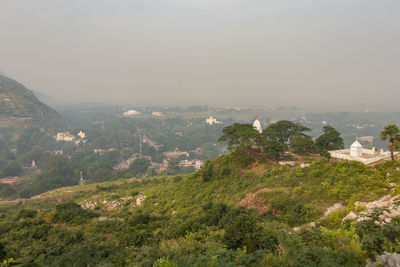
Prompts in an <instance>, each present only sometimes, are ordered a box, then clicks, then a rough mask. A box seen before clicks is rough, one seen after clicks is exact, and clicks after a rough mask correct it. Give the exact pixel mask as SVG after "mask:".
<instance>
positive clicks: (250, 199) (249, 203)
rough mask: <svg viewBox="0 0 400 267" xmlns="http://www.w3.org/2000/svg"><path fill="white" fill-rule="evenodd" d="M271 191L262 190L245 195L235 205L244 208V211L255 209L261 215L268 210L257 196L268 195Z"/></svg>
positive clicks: (268, 189)
mask: <svg viewBox="0 0 400 267" xmlns="http://www.w3.org/2000/svg"><path fill="white" fill-rule="evenodd" d="M272 191H273V190H272V189H271V188H262V189H260V190H258V191H256V192H253V193H247V195H246V196H245V198H243V199H241V200H240V201H239V202H238V203H237V204H238V205H239V206H242V207H245V208H246V209H255V210H258V211H259V212H262V213H264V212H267V211H268V210H269V207H268V206H266V205H264V201H263V199H262V198H260V197H259V196H258V195H259V194H261V193H268V192H272Z"/></svg>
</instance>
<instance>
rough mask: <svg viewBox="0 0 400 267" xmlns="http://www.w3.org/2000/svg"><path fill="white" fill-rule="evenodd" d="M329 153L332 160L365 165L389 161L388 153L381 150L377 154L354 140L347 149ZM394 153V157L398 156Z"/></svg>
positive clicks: (373, 149)
mask: <svg viewBox="0 0 400 267" xmlns="http://www.w3.org/2000/svg"><path fill="white" fill-rule="evenodd" d="M329 153H330V155H331V157H332V158H336V159H343V160H355V161H360V162H362V163H364V164H365V165H369V164H372V163H376V162H378V161H381V160H389V159H391V156H390V152H389V151H383V149H381V150H380V151H379V152H378V151H376V149H375V148H372V149H367V148H364V147H363V146H362V145H361V144H360V142H358V139H356V141H355V142H354V143H353V144H352V145H351V146H350V148H349V149H340V150H333V151H329ZM394 153H395V155H397V154H399V152H394Z"/></svg>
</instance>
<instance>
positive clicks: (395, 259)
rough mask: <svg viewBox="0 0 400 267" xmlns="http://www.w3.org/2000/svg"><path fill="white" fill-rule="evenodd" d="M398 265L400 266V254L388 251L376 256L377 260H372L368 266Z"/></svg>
mask: <svg viewBox="0 0 400 267" xmlns="http://www.w3.org/2000/svg"><path fill="white" fill-rule="evenodd" d="M378 266H379V267H398V266H400V254H398V253H387V252H385V253H384V254H382V255H379V256H376V259H375V261H374V262H373V261H372V260H370V261H369V262H368V264H367V265H366V267H378Z"/></svg>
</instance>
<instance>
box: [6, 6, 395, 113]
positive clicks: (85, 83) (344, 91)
mask: <svg viewBox="0 0 400 267" xmlns="http://www.w3.org/2000/svg"><path fill="white" fill-rule="evenodd" d="M0 25H1V27H0V70H1V71H3V72H5V73H7V74H8V75H9V76H11V77H13V78H15V79H17V80H18V81H20V82H22V83H23V84H25V85H26V86H27V87H29V88H32V89H34V90H36V91H39V92H42V93H44V94H46V95H49V96H51V97H53V98H55V99H57V100H63V101H67V102H73V101H80V102H97V101H101V102H114V103H132V104H185V103H186V104H188V103H189V104H227V105H231V104H243V105H250V104H265V105H271V104H274V105H285V104H287V105H296V104H299V105H300V104H303V105H304V104H306V105H307V104H311V105H312V104H318V103H320V102H337V103H341V104H343V103H345V104H346V103H351V102H353V101H354V102H357V103H363V102H365V103H370V104H372V103H384V102H386V101H388V102H389V103H391V104H396V103H399V100H400V1H399V0H375V1H372V0H0Z"/></svg>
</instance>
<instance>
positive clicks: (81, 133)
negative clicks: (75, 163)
mask: <svg viewBox="0 0 400 267" xmlns="http://www.w3.org/2000/svg"><path fill="white" fill-rule="evenodd" d="M77 135H78V136H79V137H80V138H81V139H85V138H86V134H85V132H82V131H79V133H78V134H77Z"/></svg>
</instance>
